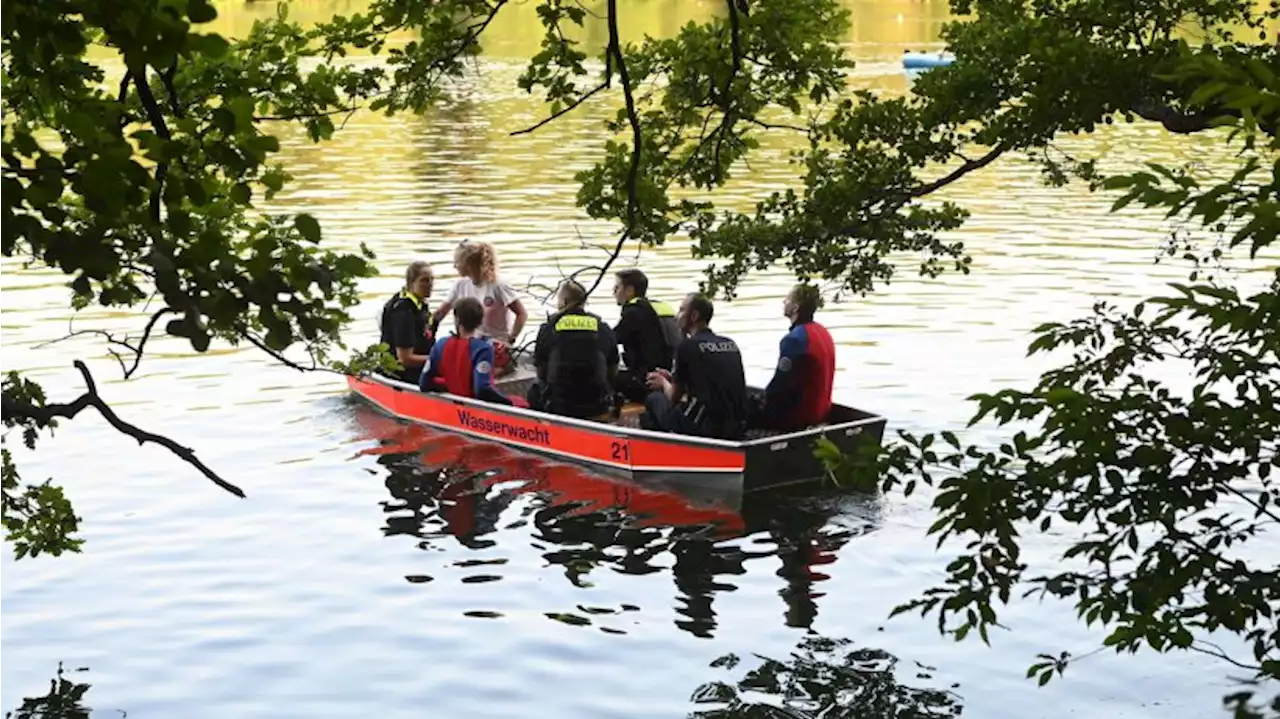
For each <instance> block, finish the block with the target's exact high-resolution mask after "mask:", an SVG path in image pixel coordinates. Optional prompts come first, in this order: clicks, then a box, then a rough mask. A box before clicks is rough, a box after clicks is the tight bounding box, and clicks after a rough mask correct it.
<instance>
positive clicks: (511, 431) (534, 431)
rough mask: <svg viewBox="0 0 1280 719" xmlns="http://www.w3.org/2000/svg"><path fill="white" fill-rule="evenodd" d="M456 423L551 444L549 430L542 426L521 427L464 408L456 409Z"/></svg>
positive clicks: (499, 434)
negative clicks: (480, 415)
mask: <svg viewBox="0 0 1280 719" xmlns="http://www.w3.org/2000/svg"><path fill="white" fill-rule="evenodd" d="M458 423H459V424H461V425H462V426H463V427H466V428H468V429H474V430H479V431H481V432H488V433H489V434H492V435H497V436H499V437H510V438H511V439H518V440H520V441H522V442H533V443H535V444H543V445H547V446H551V432H550V431H549V430H547V429H545V428H542V427H521V426H520V425H516V424H511V423H509V422H503V421H501V420H493V419H489V418H488V417H477V416H475V415H473V414H471V413H470V412H468V411H467V410H465V409H460V410H458Z"/></svg>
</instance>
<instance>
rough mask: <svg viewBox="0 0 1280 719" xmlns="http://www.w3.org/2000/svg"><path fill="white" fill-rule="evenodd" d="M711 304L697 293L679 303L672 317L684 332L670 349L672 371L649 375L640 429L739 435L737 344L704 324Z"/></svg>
mask: <svg viewBox="0 0 1280 719" xmlns="http://www.w3.org/2000/svg"><path fill="white" fill-rule="evenodd" d="M714 310H715V307H714V306H713V305H712V304H711V300H709V299H707V298H706V297H704V296H703V295H700V294H691V295H689V296H688V297H685V299H684V302H681V303H680V313H679V315H678V316H677V319H678V320H679V322H680V327H681V329H683V330H684V332H685V333H686V334H687V335H688V337H686V338H685V340H684V341H683V342H681V343H680V346H679V347H677V348H676V356H675V372H667V371H666V370H662V369H659V370H656V371H654V372H652V373H650V374H649V377H648V386H649V388H650V389H652V390H654V391H653V392H651V393H650V394H649V396H648V397H646V398H645V403H644V414H642V415H640V426H641V427H643V428H644V429H653V430H661V431H666V432H676V433H679V434H693V435H698V436H702V437H717V438H720V439H739V438H741V437H742V434H743V432H744V430H745V428H746V417H747V382H746V376H745V374H744V372H743V369H742V353H741V351H739V349H738V344H737V343H736V342H734V341H733V340H731V339H729V338H728V337H723V336H721V335H717V334H715V333H714V332H712V331H711V328H710V327H709V326H708V325H709V323H710V322H711V316H712V313H713V312H714Z"/></svg>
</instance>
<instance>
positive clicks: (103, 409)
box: [3, 360, 244, 498]
mask: <svg viewBox="0 0 1280 719" xmlns="http://www.w3.org/2000/svg"><path fill="white" fill-rule="evenodd" d="M75 368H76V369H78V370H80V376H81V377H83V378H84V383H85V386H86V387H87V388H88V391H86V392H85V393H84V394H82V395H80V396H79V397H77V398H75V399H74V400H72V401H71V402H68V403H66V404H45V405H34V404H31V403H29V402H22V401H19V400H16V399H12V398H10V397H9V396H8V395H5V396H4V398H3V407H4V417H5V419H6V420H10V419H12V420H17V421H20V422H22V421H30V422H33V423H35V424H36V425H38V426H42V427H43V426H48V424H49V423H50V422H51V421H53V420H54V419H58V418H64V419H72V418H73V417H75V416H76V415H78V414H79V413H80V412H82V411H83V410H85V409H88V408H90V407H92V408H94V409H96V410H98V413H99V414H101V415H102V418H103V419H105V420H107V424H110V425H111V426H112V428H114V429H115V430H116V431H117V432H120V433H121V434H127V435H129V436H130V437H133V438H134V439H136V440H138V444H139V445H142V444H147V443H152V444H158V445H160V446H161V447H164V448H165V449H168V450H169V451H170V452H173V453H174V454H175V455H177V456H178V458H179V459H181V460H182V461H184V462H186V463H187V464H190V465H191V466H193V467H195V468H196V469H197V470H199V471H200V473H201V474H203V475H204V476H205V477H206V478H208V480H209V481H210V482H213V483H214V484H216V485H218V486H219V487H221V488H222V489H224V490H226V491H228V492H230V493H231V494H234V495H236V496H237V497H241V498H243V497H244V491H243V490H241V489H240V488H239V487H237V486H235V485H234V484H231V483H230V482H228V481H226V480H224V479H222V478H221V477H219V476H218V475H217V473H215V472H214V471H213V470H212V469H209V468H208V467H207V466H205V464H204V462H201V461H200V459H199V458H198V457H196V455H195V452H194V451H192V450H191V448H189V447H184V446H182V445H180V444H178V443H177V442H175V441H173V440H172V439H169V438H168V437H165V436H162V435H159V434H154V433H152V432H147V431H145V430H142V429H139V428H138V427H136V426H134V425H132V424H129V423H128V422H125V421H124V420H122V419H120V417H119V416H117V415H116V413H115V410H113V409H111V407H110V406H108V405H107V403H106V402H105V401H104V400H103V399H102V397H101V396H100V395H99V394H98V385H97V383H95V382H94V381H93V375H91V374H89V368H88V367H86V366H85V364H84V362H81V361H80V360H76V361H75Z"/></svg>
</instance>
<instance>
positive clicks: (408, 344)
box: [378, 261, 438, 384]
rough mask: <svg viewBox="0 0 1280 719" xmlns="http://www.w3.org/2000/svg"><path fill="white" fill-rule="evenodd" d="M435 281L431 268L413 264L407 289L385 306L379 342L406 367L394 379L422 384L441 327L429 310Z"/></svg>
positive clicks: (419, 262)
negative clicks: (436, 331) (421, 379)
mask: <svg viewBox="0 0 1280 719" xmlns="http://www.w3.org/2000/svg"><path fill="white" fill-rule="evenodd" d="M434 281H435V276H434V274H433V273H432V272H431V265H428V264H427V263H425V262H422V261H417V262H411V263H410V264H409V267H408V269H406V270H405V273H404V289H402V290H400V291H399V292H397V293H396V295H395V296H394V297H392V298H391V299H389V300H387V303H386V304H384V305H383V306H382V314H381V316H380V317H379V326H380V339H379V340H378V341H379V342H381V343H383V344H385V345H387V346H388V347H389V348H390V349H391V354H392V356H394V357H395V358H396V359H397V360H399V361H400V364H401V365H404V369H403V370H401V371H400V372H399V373H398V374H394V375H391V376H392V377H393V378H394V379H398V380H401V381H402V382H408V383H410V384H417V383H418V378H419V377H420V376H421V374H422V367H423V366H424V365H425V364H426V363H427V358H428V357H429V355H430V354H431V348H432V346H433V345H434V344H435V327H434V325H435V324H438V323H435V322H433V321H432V318H431V310H429V309H427V298H428V297H429V296H431V287H432V285H433V284H434Z"/></svg>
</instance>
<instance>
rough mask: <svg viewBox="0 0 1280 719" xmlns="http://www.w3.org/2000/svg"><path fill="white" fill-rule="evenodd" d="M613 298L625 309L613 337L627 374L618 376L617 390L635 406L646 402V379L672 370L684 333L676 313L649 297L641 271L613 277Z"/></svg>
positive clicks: (625, 272) (622, 273)
mask: <svg viewBox="0 0 1280 719" xmlns="http://www.w3.org/2000/svg"><path fill="white" fill-rule="evenodd" d="M614 277H615V280H614V285H613V298H614V300H616V301H617V302H618V304H619V305H620V306H621V307H622V311H621V313H620V314H619V316H618V326H617V327H615V328H614V331H613V332H614V334H615V335H617V337H618V344H620V345H622V359H623V361H624V362H625V363H626V365H627V368H626V370H622V371H619V372H618V379H617V381H616V382H615V383H614V389H616V390H617V391H618V392H620V393H622V395H623V396H625V397H626V398H627V399H628V400H631V401H632V402H643V401H644V398H645V395H647V394H648V392H649V391H648V389H646V388H645V377H647V376H648V375H649V373H650V372H652V371H654V370H656V369H665V370H670V369H671V360H672V358H673V357H674V356H675V351H676V347H677V346H679V345H680V342H681V341H683V340H684V333H683V332H681V331H680V325H679V324H678V323H677V322H676V311H675V309H674V308H673V307H672V306H671V305H669V304H667V303H666V302H657V301H653V300H650V299H649V298H648V297H647V294H646V293H648V291H649V278H648V277H646V276H645V274H644V273H643V272H641V271H640V270H635V269H631V270H622V271H620V272H616V273H614Z"/></svg>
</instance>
